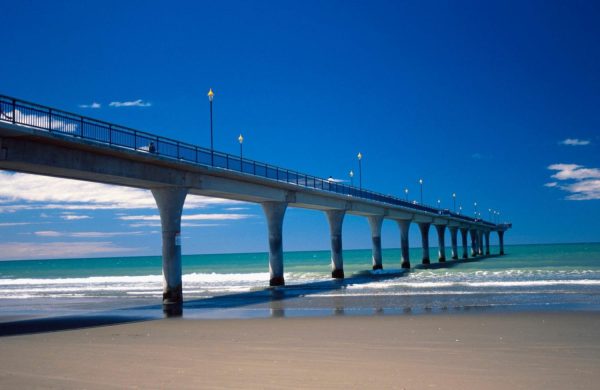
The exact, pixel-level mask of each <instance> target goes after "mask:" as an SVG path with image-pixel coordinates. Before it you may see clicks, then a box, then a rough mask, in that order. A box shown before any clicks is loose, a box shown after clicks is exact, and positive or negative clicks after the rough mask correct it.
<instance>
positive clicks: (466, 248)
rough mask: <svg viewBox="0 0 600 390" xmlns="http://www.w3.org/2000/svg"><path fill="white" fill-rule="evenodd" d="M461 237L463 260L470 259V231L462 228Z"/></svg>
mask: <svg viewBox="0 0 600 390" xmlns="http://www.w3.org/2000/svg"><path fill="white" fill-rule="evenodd" d="M460 235H461V238H462V247H463V255H462V258H463V259H468V258H469V237H468V235H469V229H467V228H460Z"/></svg>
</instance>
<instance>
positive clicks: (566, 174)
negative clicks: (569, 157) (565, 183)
mask: <svg viewBox="0 0 600 390" xmlns="http://www.w3.org/2000/svg"><path fill="white" fill-rule="evenodd" d="M548 169H550V170H551V171H558V172H557V173H555V174H554V175H552V177H553V178H555V179H558V180H584V179H600V169H598V168H585V167H583V166H581V165H577V164H552V165H550V166H548Z"/></svg>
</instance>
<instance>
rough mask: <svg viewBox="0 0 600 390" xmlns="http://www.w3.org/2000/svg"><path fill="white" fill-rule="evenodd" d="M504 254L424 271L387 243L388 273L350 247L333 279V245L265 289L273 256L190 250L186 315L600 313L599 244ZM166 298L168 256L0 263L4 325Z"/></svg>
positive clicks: (126, 310)
mask: <svg viewBox="0 0 600 390" xmlns="http://www.w3.org/2000/svg"><path fill="white" fill-rule="evenodd" d="M491 250H492V253H497V252H498V249H497V248H495V247H492V248H491ZM505 251H506V255H504V256H494V255H492V256H490V257H483V258H474V259H469V260H468V261H457V262H453V261H449V262H447V263H445V264H444V265H439V264H436V263H435V262H434V263H433V264H432V266H431V267H424V266H421V265H419V264H420V258H421V249H412V250H411V252H410V257H411V263H412V264H413V268H412V269H411V270H410V271H404V270H402V269H401V268H400V250H399V249H384V250H383V266H384V270H383V271H371V270H370V269H371V252H370V250H346V251H344V254H343V255H344V270H345V273H346V279H345V280H344V281H336V280H332V279H331V278H330V259H329V256H330V253H329V251H305V252H288V253H285V256H284V258H285V280H286V287H282V288H267V285H268V280H269V274H268V261H267V254H266V253H245V254H219V255H184V256H183V293H184V300H185V305H184V310H183V316H184V317H188V318H246V317H269V316H322V315H406V314H422V313H447V312H477V311H515V310H526V311H536V310H544V311H548V310H554V311H564V310H583V311H598V310H600V243H589V244H553V245H512V246H506V247H505ZM436 253H437V250H436V248H432V249H431V255H432V256H431V257H432V259H434V258H436V256H435V254H436ZM432 261H433V260H432ZM161 297H162V277H161V258H160V256H148V257H114V258H88V259H55V260H27V261H3V262H0V322H6V321H10V320H14V319H15V318H35V317H45V316H58V315H73V314H77V315H81V314H89V313H92V314H93V313H103V312H107V311H111V312H113V313H115V312H116V313H122V314H123V315H131V314H132V313H135V314H136V315H138V316H142V317H144V316H146V317H159V316H162V311H161V305H160V303H161Z"/></svg>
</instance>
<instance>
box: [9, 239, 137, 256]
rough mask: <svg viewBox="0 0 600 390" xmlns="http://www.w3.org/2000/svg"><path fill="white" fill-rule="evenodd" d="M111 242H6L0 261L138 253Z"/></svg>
mask: <svg viewBox="0 0 600 390" xmlns="http://www.w3.org/2000/svg"><path fill="white" fill-rule="evenodd" d="M140 250H141V249H140V248H127V247H120V246H117V245H114V244H113V243H111V242H50V243H39V242H6V243H0V260H25V259H48V258H68V257H93V256H105V255H108V254H116V253H132V252H133V253H139V252H140Z"/></svg>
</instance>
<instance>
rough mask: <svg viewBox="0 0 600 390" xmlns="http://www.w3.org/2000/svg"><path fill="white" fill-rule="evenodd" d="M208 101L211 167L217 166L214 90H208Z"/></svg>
mask: <svg viewBox="0 0 600 390" xmlns="http://www.w3.org/2000/svg"><path fill="white" fill-rule="evenodd" d="M207 96H208V101H209V102H210V165H211V166H214V165H215V149H214V144H213V115H212V111H213V110H212V106H213V98H214V96H215V93H214V92H213V90H212V88H209V90H208V95H207Z"/></svg>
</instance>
